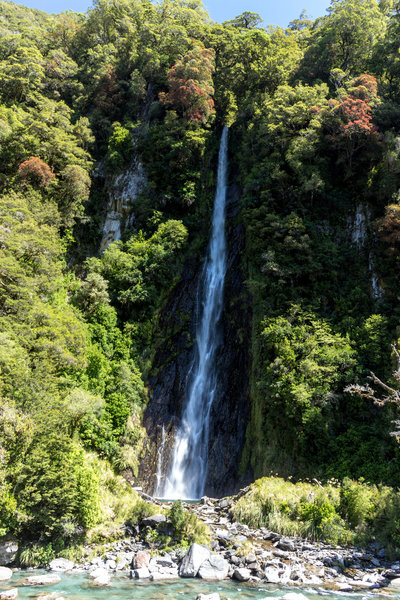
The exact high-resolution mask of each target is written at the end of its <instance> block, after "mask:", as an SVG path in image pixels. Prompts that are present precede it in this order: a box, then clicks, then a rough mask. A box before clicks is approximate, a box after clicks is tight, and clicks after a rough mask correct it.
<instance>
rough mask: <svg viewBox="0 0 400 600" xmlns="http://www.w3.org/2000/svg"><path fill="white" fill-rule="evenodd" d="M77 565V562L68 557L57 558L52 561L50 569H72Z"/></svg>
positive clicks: (59, 570)
mask: <svg viewBox="0 0 400 600" xmlns="http://www.w3.org/2000/svg"><path fill="white" fill-rule="evenodd" d="M74 566H75V563H73V562H72V560H68V559H67V558H55V559H54V560H52V561H50V563H49V569H50V571H58V572H61V571H71V569H73V568H74Z"/></svg>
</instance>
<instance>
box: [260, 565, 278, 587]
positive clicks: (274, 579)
mask: <svg viewBox="0 0 400 600" xmlns="http://www.w3.org/2000/svg"><path fill="white" fill-rule="evenodd" d="M264 575H265V579H266V580H267V583H279V582H280V580H281V578H280V577H279V570H278V569H275V568H274V567H266V568H265V569H264Z"/></svg>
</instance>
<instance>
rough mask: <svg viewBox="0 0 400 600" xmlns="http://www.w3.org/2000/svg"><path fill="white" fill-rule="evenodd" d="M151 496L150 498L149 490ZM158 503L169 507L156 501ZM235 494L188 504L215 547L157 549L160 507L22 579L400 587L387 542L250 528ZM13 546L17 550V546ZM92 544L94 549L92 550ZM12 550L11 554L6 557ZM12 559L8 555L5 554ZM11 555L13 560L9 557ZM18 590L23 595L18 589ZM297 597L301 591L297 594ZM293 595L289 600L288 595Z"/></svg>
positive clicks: (9, 593)
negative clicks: (358, 544) (235, 514)
mask: <svg viewBox="0 0 400 600" xmlns="http://www.w3.org/2000/svg"><path fill="white" fill-rule="evenodd" d="M143 496H144V497H145V498H146V499H147V500H149V501H150V498H149V497H147V496H145V495H143ZM151 502H152V503H153V504H154V503H155V504H158V505H159V506H160V508H169V507H170V505H167V504H162V503H161V502H157V501H155V500H154V499H151ZM231 504H232V500H231V499H229V498H225V499H222V500H214V499H210V498H202V500H201V503H199V504H195V505H190V504H185V508H186V509H188V510H192V511H193V512H194V513H195V514H196V516H197V517H198V518H200V519H201V520H202V521H203V522H205V523H206V524H207V525H208V526H209V528H210V530H211V532H212V537H211V543H210V547H207V546H204V545H199V544H192V545H191V547H190V548H189V549H184V548H182V549H178V550H171V551H168V552H165V553H162V554H161V553H160V554H157V551H156V548H154V547H151V545H149V544H148V543H147V542H145V541H144V540H145V539H146V538H148V535H149V533H150V532H151V531H152V530H154V531H157V529H158V528H160V527H162V526H163V524H164V527H165V522H166V516H165V515H164V514H162V513H161V512H160V513H159V514H156V515H153V516H151V517H147V518H145V519H143V520H142V521H141V523H140V525H138V526H137V528H136V529H135V531H131V532H130V533H131V534H133V535H130V536H129V537H127V538H126V539H124V540H120V541H117V542H113V543H110V544H108V545H107V547H106V550H105V552H104V554H103V556H102V557H95V558H93V559H91V560H87V561H85V562H83V563H81V564H75V563H73V562H72V561H70V560H67V559H64V558H58V559H55V560H53V561H51V562H50V564H49V565H48V567H47V568H48V569H49V571H50V573H49V574H48V575H39V576H36V577H30V578H27V579H26V580H23V583H22V584H23V585H36V586H37V585H51V584H54V583H57V582H58V581H59V576H58V575H57V572H69V573H72V574H73V573H87V575H88V578H89V579H90V580H91V582H92V585H93V586H107V585H109V584H110V583H111V580H112V577H113V575H115V574H120V575H126V576H129V577H131V578H135V579H140V580H149V581H165V580H174V579H178V578H181V577H182V578H188V577H198V578H200V579H204V580H207V581H222V580H224V579H228V578H231V579H232V580H235V581H237V582H247V583H252V584H275V585H281V586H293V587H300V586H301V587H304V586H307V587H310V586H316V587H320V588H326V589H330V590H335V591H338V592H352V591H354V592H360V591H363V590H379V589H381V588H387V587H389V586H390V587H391V588H392V589H393V591H395V590H396V587H397V588H398V589H399V590H400V562H398V561H391V560H389V559H388V558H387V556H386V552H385V550H384V548H382V547H380V546H379V545H378V544H371V545H370V546H369V547H368V549H367V550H365V549H364V550H361V549H359V548H355V547H348V548H343V547H339V546H332V545H329V544H324V543H316V542H309V541H307V540H304V539H298V538H289V537H286V536H282V535H279V534H277V533H274V532H271V531H269V530H267V529H265V528H261V529H257V530H255V529H250V528H249V527H247V526H246V525H243V524H240V523H237V522H233V521H232V518H231V514H230V507H231ZM14 549H15V548H14ZM87 550H88V555H89V552H90V548H88V549H87ZM7 556H8V558H7ZM4 557H6V558H4ZM10 559H11V560H10ZM7 560H8V562H9V563H11V564H9V565H8V566H2V567H0V581H3V582H6V581H7V579H10V578H11V575H12V574H13V570H12V569H10V568H9V566H12V560H13V554H12V553H9V554H8V555H7V553H6V552H5V550H4V544H3V547H2V546H1V544H0V561H1V562H2V564H3V565H4V564H5V562H6V561H7ZM17 595H18V594H17ZM16 597H17V596H16V595H15V589H10V590H4V591H3V592H0V600H13V599H14V598H16ZM296 597H297V595H296ZM288 600H290V599H288Z"/></svg>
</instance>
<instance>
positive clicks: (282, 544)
mask: <svg viewBox="0 0 400 600" xmlns="http://www.w3.org/2000/svg"><path fill="white" fill-rule="evenodd" d="M277 547H278V548H279V549H280V550H284V551H285V552H294V544H293V542H292V540H288V539H286V538H282V539H281V540H279V542H278V543H277Z"/></svg>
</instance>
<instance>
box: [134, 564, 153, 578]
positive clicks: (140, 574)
mask: <svg viewBox="0 0 400 600" xmlns="http://www.w3.org/2000/svg"><path fill="white" fill-rule="evenodd" d="M133 576H134V578H135V579H149V578H150V571H149V570H148V568H147V567H142V568H141V569H134V571H133Z"/></svg>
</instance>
